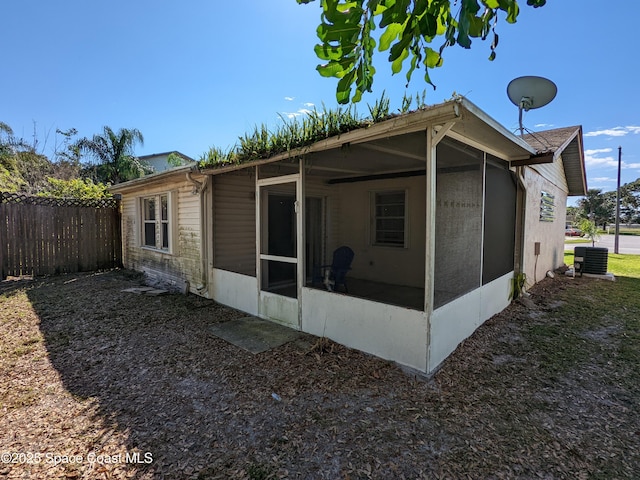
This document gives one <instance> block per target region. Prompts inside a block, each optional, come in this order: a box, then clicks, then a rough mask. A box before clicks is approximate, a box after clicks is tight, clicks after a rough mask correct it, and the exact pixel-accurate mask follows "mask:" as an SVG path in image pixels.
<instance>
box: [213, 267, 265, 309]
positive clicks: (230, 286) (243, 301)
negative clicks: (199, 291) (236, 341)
mask: <svg viewBox="0 0 640 480" xmlns="http://www.w3.org/2000/svg"><path fill="white" fill-rule="evenodd" d="M211 279H212V282H211V284H210V286H209V288H210V292H211V298H212V299H213V300H215V301H216V302H218V303H221V304H222V305H227V306H228V307H232V308H237V309H238V310H241V311H243V312H246V313H248V314H250V315H258V280H257V279H256V277H250V276H248V275H242V274H240V273H234V272H229V271H228V270H220V269H218V268H214V269H212V271H211Z"/></svg>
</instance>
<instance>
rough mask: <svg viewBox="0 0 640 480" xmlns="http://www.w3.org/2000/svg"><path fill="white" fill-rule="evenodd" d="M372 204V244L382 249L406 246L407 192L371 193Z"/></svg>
mask: <svg viewBox="0 0 640 480" xmlns="http://www.w3.org/2000/svg"><path fill="white" fill-rule="evenodd" d="M372 202H373V209H372V210H373V219H372V220H373V222H372V223H373V229H372V243H373V244H374V245H378V246H384V247H404V246H406V211H407V209H406V202H407V192H406V191H405V190H394V191H384V192H373V194H372Z"/></svg>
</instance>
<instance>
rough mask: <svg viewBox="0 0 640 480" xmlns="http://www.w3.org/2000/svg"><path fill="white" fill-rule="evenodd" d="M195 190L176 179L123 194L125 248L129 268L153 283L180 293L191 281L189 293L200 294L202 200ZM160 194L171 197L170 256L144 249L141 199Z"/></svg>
mask: <svg viewBox="0 0 640 480" xmlns="http://www.w3.org/2000/svg"><path fill="white" fill-rule="evenodd" d="M192 189H193V185H192V184H191V183H190V182H188V181H186V180H178V179H176V180H173V181H171V180H166V181H165V183H164V184H162V185H154V186H146V187H141V188H140V189H139V190H137V191H135V192H127V193H123V194H122V232H123V233H122V235H123V239H122V248H123V263H124V266H125V267H126V268H130V269H132V270H137V271H140V272H144V273H145V274H146V275H147V276H148V277H149V279H150V280H151V281H152V282H157V283H160V284H164V285H166V286H169V287H173V288H176V289H178V290H182V289H183V288H184V284H185V281H188V282H189V286H190V291H191V292H193V293H197V288H198V286H200V284H201V282H202V263H201V257H200V196H199V195H193V194H192ZM160 193H169V194H170V196H171V212H170V219H171V220H170V221H171V243H172V245H171V249H170V252H163V251H159V250H154V249H150V248H144V247H142V238H141V212H140V199H141V198H143V197H146V196H149V195H155V194H160Z"/></svg>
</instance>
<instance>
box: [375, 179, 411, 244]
mask: <svg viewBox="0 0 640 480" xmlns="http://www.w3.org/2000/svg"><path fill="white" fill-rule="evenodd" d="M400 193H402V194H403V195H404V204H403V207H404V214H403V216H402V220H403V226H402V237H403V239H402V240H403V241H402V244H400V243H387V242H384V241H379V240H378V226H377V225H378V219H382V218H389V217H383V216H380V217H379V216H378V214H377V213H378V208H377V207H378V196H379V195H385V194H386V195H392V194H400ZM370 209H371V215H370V217H371V232H370V236H369V242H370V244H371V246H374V247H381V248H394V249H397V248H404V249H406V248H409V189H408V188H388V189H381V190H374V191H371V192H370ZM393 218H396V219H399V218H400V217H397V216H394V217H393Z"/></svg>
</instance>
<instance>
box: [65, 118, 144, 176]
mask: <svg viewBox="0 0 640 480" xmlns="http://www.w3.org/2000/svg"><path fill="white" fill-rule="evenodd" d="M137 144H140V145H143V144H144V138H143V136H142V133H140V130H138V129H136V128H132V129H128V128H121V129H120V130H118V131H117V132H114V131H113V130H112V129H111V128H110V127H107V126H105V127H103V134H102V135H97V134H96V135H94V136H93V137H92V138H90V139H89V138H87V137H85V138H81V139H80V140H78V142H77V143H76V145H77V147H78V148H79V149H80V151H82V152H84V153H87V154H88V155H90V156H91V157H93V158H94V159H95V160H97V163H96V164H94V165H93V166H92V167H90V171H91V172H92V173H93V175H92V176H94V177H95V178H94V179H95V180H97V181H100V182H105V183H107V182H108V183H111V184H115V183H120V182H125V181H127V180H132V179H134V178H138V177H141V176H142V175H144V174H145V173H151V168H150V167H149V166H148V165H146V164H144V163H143V162H141V161H140V160H139V159H138V157H136V156H135V154H134V149H135V146H136V145H137Z"/></svg>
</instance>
